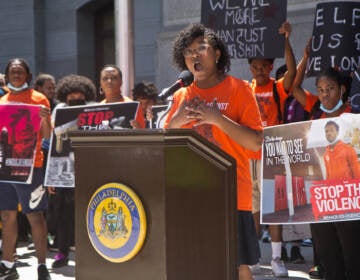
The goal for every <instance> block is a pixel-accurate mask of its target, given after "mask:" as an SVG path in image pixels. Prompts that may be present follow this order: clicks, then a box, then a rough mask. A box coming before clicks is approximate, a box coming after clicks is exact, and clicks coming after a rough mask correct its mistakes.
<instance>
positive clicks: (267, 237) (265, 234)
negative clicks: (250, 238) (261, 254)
mask: <svg viewBox="0 0 360 280" xmlns="http://www.w3.org/2000/svg"><path fill="white" fill-rule="evenodd" d="M261 241H262V242H264V243H270V242H271V237H270V234H269V231H267V230H263V232H262V235H261Z"/></svg>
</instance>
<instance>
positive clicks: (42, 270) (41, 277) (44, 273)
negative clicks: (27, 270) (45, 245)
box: [38, 264, 51, 280]
mask: <svg viewBox="0 0 360 280" xmlns="http://www.w3.org/2000/svg"><path fill="white" fill-rule="evenodd" d="M38 280H51V277H50V273H49V271H48V269H47V267H46V265H45V264H41V265H39V266H38Z"/></svg>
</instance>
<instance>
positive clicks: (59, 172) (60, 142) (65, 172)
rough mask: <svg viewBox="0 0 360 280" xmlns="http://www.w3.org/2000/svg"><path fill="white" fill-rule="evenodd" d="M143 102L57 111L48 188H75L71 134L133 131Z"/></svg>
mask: <svg viewBox="0 0 360 280" xmlns="http://www.w3.org/2000/svg"><path fill="white" fill-rule="evenodd" d="M138 107H139V102H122V103H110V104H96V105H86V106H72V107H63V108H58V109H56V111H55V125H54V131H53V134H52V136H51V139H50V149H49V155H48V161H47V166H46V173H45V186H52V187H74V183H75V176H74V160H75V159H74V152H73V151H72V148H71V143H70V139H69V137H68V134H69V132H70V131H74V130H87V131H90V130H108V129H130V128H131V125H130V120H133V119H135V116H136V114H137V111H138Z"/></svg>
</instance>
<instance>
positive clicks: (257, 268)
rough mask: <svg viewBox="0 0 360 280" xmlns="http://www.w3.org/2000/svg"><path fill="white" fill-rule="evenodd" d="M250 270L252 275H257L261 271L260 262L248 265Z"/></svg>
mask: <svg viewBox="0 0 360 280" xmlns="http://www.w3.org/2000/svg"><path fill="white" fill-rule="evenodd" d="M249 268H250V271H251V274H252V275H259V274H261V273H262V269H261V266H260V263H257V264H254V265H249Z"/></svg>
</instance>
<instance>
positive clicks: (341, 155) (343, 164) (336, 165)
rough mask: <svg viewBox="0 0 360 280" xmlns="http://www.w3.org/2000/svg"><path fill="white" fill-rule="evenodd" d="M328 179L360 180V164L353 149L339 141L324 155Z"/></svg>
mask: <svg viewBox="0 0 360 280" xmlns="http://www.w3.org/2000/svg"><path fill="white" fill-rule="evenodd" d="M324 162H325V167H326V179H328V180H332V179H355V178H360V164H359V160H358V158H357V155H356V152H355V150H354V148H353V147H351V146H349V145H347V144H345V143H344V142H342V141H341V140H339V141H338V142H337V143H336V144H335V146H334V147H330V146H327V147H326V151H325V153H324Z"/></svg>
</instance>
